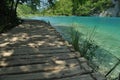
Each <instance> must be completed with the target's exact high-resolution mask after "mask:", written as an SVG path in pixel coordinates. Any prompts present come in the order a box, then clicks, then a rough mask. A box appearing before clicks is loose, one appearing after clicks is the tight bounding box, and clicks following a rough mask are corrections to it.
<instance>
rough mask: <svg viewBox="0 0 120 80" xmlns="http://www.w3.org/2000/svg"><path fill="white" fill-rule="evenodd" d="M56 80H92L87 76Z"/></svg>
mask: <svg viewBox="0 0 120 80" xmlns="http://www.w3.org/2000/svg"><path fill="white" fill-rule="evenodd" d="M57 80H94V79H93V78H92V77H91V76H90V75H89V74H86V75H75V76H70V77H67V78H61V79H57Z"/></svg>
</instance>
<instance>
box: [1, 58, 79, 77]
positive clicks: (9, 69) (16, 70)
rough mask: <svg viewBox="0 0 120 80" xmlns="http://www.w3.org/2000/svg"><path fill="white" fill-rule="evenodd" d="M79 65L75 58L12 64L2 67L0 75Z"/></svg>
mask: <svg viewBox="0 0 120 80" xmlns="http://www.w3.org/2000/svg"><path fill="white" fill-rule="evenodd" d="M74 66H79V64H78V62H77V61H76V60H75V59H72V60H71V59H70V60H55V61H54V62H53V64H51V63H46V64H31V65H21V66H11V67H3V68H0V75H4V74H13V73H14V74H15V73H16V74H17V73H27V72H28V73H29V72H35V71H39V72H42V71H43V72H44V71H50V70H58V69H61V68H66V67H74Z"/></svg>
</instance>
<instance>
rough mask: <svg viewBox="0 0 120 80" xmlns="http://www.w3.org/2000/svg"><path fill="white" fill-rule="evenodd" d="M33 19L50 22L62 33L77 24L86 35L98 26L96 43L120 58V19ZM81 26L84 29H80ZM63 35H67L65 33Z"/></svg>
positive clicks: (64, 17) (62, 17)
mask: <svg viewBox="0 0 120 80" xmlns="http://www.w3.org/2000/svg"><path fill="white" fill-rule="evenodd" d="M32 19H38V20H45V21H49V22H50V23H51V24H52V25H53V26H54V27H55V26H56V28H57V30H59V31H61V32H62V31H64V29H67V28H64V27H65V26H66V27H68V26H71V25H72V24H77V25H78V26H77V29H78V30H79V31H80V32H82V33H83V34H86V35H87V33H88V32H90V31H91V30H92V29H93V28H94V27H95V26H96V31H95V36H94V41H95V42H96V44H97V45H99V46H101V47H102V48H104V49H105V50H108V51H109V52H110V53H111V54H113V55H115V56H117V57H118V58H120V18H115V17H112V18H110V17H77V16H71V17H66V16H60V17H57V16H56V17H34V18H32ZM81 25H82V26H83V27H80V26H81ZM58 26H59V27H58ZM60 26H61V27H60ZM62 33H63V35H65V34H64V32H62ZM65 37H67V36H65Z"/></svg>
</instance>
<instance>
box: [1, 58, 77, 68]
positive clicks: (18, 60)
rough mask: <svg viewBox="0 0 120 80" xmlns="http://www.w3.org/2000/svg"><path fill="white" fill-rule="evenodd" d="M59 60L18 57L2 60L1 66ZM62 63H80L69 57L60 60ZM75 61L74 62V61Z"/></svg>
mask: <svg viewBox="0 0 120 80" xmlns="http://www.w3.org/2000/svg"><path fill="white" fill-rule="evenodd" d="M55 61H58V60H57V59H55V58H37V59H16V60H10V61H4V60H3V61H0V67H10V66H21V65H32V64H45V63H51V64H52V63H54V64H57V63H56V62H55ZM59 61H61V62H62V64H65V63H66V64H67V63H68V64H74V63H78V62H77V60H76V59H68V60H59ZM73 61H74V63H72V62H73Z"/></svg>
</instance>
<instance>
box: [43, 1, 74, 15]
mask: <svg viewBox="0 0 120 80" xmlns="http://www.w3.org/2000/svg"><path fill="white" fill-rule="evenodd" d="M43 12H44V14H45V15H48V14H49V15H67V16H68V15H72V1H71V0H59V1H56V2H55V5H54V6H52V7H49V8H48V9H47V10H44V11H43Z"/></svg>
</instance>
